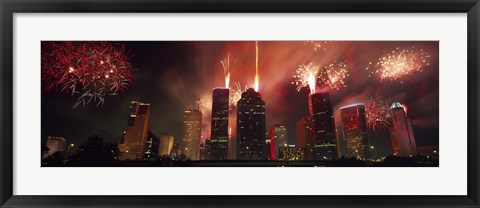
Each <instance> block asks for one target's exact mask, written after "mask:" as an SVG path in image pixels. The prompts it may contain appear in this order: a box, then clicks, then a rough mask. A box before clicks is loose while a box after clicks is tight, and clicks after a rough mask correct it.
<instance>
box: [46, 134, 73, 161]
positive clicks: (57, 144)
mask: <svg viewBox="0 0 480 208" xmlns="http://www.w3.org/2000/svg"><path fill="white" fill-rule="evenodd" d="M45 146H47V147H48V152H47V153H46V154H44V155H43V158H46V157H48V156H50V155H53V153H55V152H65V151H66V149H65V148H66V146H67V142H66V140H65V138H63V137H54V136H49V137H48V138H47V144H46V145H45Z"/></svg>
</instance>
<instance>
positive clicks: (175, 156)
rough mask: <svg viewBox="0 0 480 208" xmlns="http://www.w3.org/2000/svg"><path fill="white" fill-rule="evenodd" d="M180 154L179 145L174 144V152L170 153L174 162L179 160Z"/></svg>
mask: <svg viewBox="0 0 480 208" xmlns="http://www.w3.org/2000/svg"><path fill="white" fill-rule="evenodd" d="M178 152H179V148H178V143H176V142H174V143H173V145H172V150H171V151H170V157H171V158H172V159H174V160H177V159H178V158H179V156H180V154H178Z"/></svg>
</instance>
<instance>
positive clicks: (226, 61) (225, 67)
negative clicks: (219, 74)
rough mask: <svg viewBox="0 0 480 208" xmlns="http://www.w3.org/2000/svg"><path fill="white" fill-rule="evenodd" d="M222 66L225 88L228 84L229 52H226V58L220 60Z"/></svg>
mask: <svg viewBox="0 0 480 208" xmlns="http://www.w3.org/2000/svg"><path fill="white" fill-rule="evenodd" d="M220 64H222V67H223V74H224V75H225V88H228V87H229V85H230V53H228V54H227V58H225V59H223V61H220Z"/></svg>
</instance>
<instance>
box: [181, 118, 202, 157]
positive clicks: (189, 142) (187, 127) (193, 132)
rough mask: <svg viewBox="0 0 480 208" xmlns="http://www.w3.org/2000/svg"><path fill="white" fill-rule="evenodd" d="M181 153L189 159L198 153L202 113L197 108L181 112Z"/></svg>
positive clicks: (197, 155)
mask: <svg viewBox="0 0 480 208" xmlns="http://www.w3.org/2000/svg"><path fill="white" fill-rule="evenodd" d="M183 130H184V137H183V153H184V154H185V156H186V157H187V158H190V159H191V160H198V159H199V155H200V151H199V149H200V139H201V138H200V137H201V135H202V113H201V112H200V111H199V110H186V111H185V112H184V114H183Z"/></svg>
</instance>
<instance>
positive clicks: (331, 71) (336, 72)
mask: <svg viewBox="0 0 480 208" xmlns="http://www.w3.org/2000/svg"><path fill="white" fill-rule="evenodd" d="M348 76H349V74H348V69H347V65H345V64H344V63H342V62H340V63H337V62H335V63H333V64H329V65H326V66H325V67H323V69H322V70H320V72H319V76H318V77H319V78H320V80H321V83H322V84H323V85H324V86H329V87H330V89H335V90H340V88H344V87H347V85H346V84H345V79H346V78H347V77H348Z"/></svg>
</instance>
